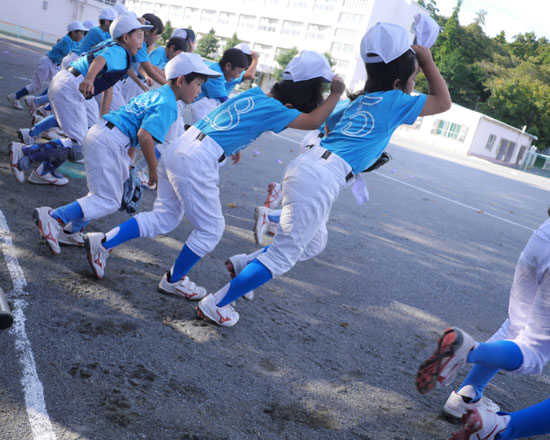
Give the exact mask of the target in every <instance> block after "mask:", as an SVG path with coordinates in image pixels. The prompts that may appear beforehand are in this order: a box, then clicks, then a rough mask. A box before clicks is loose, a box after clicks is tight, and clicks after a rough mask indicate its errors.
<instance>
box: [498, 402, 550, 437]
mask: <svg viewBox="0 0 550 440" xmlns="http://www.w3.org/2000/svg"><path fill="white" fill-rule="evenodd" d="M548 414H550V399H546V400H543V401H542V402H540V403H537V404H536V405H533V406H530V407H529V408H525V409H522V410H521V411H518V412H515V413H511V414H508V415H509V416H510V417H511V418H510V423H508V427H507V428H506V431H504V432H503V433H502V434H498V435H497V436H496V437H495V440H511V439H514V438H525V437H531V436H532V435H542V434H549V433H550V417H548Z"/></svg>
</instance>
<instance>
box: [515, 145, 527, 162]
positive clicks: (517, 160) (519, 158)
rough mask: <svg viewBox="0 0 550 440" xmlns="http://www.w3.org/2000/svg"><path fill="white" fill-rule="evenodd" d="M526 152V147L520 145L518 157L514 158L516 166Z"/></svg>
mask: <svg viewBox="0 0 550 440" xmlns="http://www.w3.org/2000/svg"><path fill="white" fill-rule="evenodd" d="M526 151H527V146H526V145H522V146H521V147H520V149H519V153H518V157H517V158H516V165H519V164H520V163H521V161H522V160H523V156H525V152H526Z"/></svg>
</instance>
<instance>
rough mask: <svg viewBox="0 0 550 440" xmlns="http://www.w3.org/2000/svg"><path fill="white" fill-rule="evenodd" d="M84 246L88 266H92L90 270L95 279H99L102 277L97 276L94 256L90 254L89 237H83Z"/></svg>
mask: <svg viewBox="0 0 550 440" xmlns="http://www.w3.org/2000/svg"><path fill="white" fill-rule="evenodd" d="M84 247H85V248H86V254H87V255H88V263H90V267H91V268H92V272H93V273H94V276H95V277H96V279H98V280H100V279H101V278H102V277H100V276H99V274H98V273H97V270H96V268H95V265H94V257H93V255H92V253H91V252H90V239H89V238H87V237H86V238H84Z"/></svg>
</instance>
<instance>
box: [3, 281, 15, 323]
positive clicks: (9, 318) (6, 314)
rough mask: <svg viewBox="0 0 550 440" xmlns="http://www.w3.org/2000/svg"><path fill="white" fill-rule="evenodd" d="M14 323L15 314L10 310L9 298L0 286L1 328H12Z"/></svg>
mask: <svg viewBox="0 0 550 440" xmlns="http://www.w3.org/2000/svg"><path fill="white" fill-rule="evenodd" d="M12 324H13V315H12V313H11V311H10V306H9V304H8V300H7V299H6V296H5V295H4V291H3V290H2V288H1V287H0V330H4V329H7V328H10V327H11V325H12Z"/></svg>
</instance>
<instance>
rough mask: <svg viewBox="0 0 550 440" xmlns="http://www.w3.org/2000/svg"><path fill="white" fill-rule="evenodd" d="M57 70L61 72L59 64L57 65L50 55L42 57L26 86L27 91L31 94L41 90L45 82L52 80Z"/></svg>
mask: <svg viewBox="0 0 550 440" xmlns="http://www.w3.org/2000/svg"><path fill="white" fill-rule="evenodd" d="M57 72H59V66H56V65H55V64H54V63H53V61H52V60H50V58H49V57H48V56H46V55H44V56H43V57H40V59H39V60H38V63H37V66H36V70H35V71H34V75H33V77H32V80H31V83H30V84H28V85H26V86H25V88H26V89H27V92H29V93H30V94H31V95H32V94H34V93H37V92H39V91H40V90H41V89H42V86H43V85H44V83H45V82H48V81H50V80H51V79H52V78H53V77H54V76H55V74H56V73H57Z"/></svg>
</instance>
